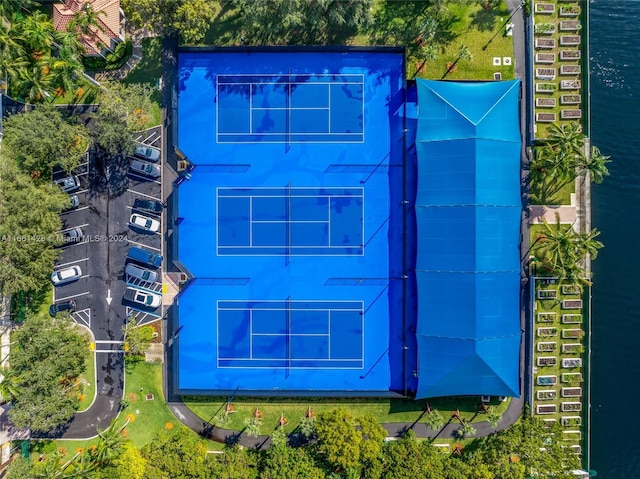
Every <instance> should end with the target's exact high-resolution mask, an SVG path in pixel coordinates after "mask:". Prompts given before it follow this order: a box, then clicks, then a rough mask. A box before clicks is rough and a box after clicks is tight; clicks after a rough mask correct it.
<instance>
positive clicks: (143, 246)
mask: <svg viewBox="0 0 640 479" xmlns="http://www.w3.org/2000/svg"><path fill="white" fill-rule="evenodd" d="M129 243H133V244H134V245H136V246H140V247H142V248H148V249H152V250H154V251H160V248H154V247H153V246H148V245H146V244H143V243H138V242H136V241H133V240H129Z"/></svg>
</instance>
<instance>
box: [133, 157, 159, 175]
mask: <svg viewBox="0 0 640 479" xmlns="http://www.w3.org/2000/svg"><path fill="white" fill-rule="evenodd" d="M129 170H131V171H133V172H134V173H137V174H139V175H144V176H148V177H149V178H159V177H160V167H159V166H158V165H152V164H151V163H147V162H146V161H140V160H131V161H130V162H129Z"/></svg>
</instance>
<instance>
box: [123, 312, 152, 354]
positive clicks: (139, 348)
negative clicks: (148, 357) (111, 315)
mask: <svg viewBox="0 0 640 479" xmlns="http://www.w3.org/2000/svg"><path fill="white" fill-rule="evenodd" d="M122 332H123V333H124V345H125V351H126V352H127V354H130V355H132V356H142V355H144V353H145V351H146V350H147V349H148V348H149V344H150V343H151V339H153V328H152V327H151V326H149V325H146V326H138V321H137V320H136V318H135V317H131V318H129V319H128V320H127V323H126V324H125V325H124V326H123V327H122Z"/></svg>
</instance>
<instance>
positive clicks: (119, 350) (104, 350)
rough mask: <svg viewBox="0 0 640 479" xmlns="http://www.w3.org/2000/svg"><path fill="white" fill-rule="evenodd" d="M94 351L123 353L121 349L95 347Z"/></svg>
mask: <svg viewBox="0 0 640 479" xmlns="http://www.w3.org/2000/svg"><path fill="white" fill-rule="evenodd" d="M94 353H122V354H124V353H125V352H124V350H122V349H96V350H95V351H94Z"/></svg>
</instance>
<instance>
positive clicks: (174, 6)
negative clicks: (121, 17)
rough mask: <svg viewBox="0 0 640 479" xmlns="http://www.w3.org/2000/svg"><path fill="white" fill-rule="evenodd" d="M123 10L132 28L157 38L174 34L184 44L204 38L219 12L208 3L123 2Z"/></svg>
mask: <svg viewBox="0 0 640 479" xmlns="http://www.w3.org/2000/svg"><path fill="white" fill-rule="evenodd" d="M122 8H123V10H124V11H125V13H126V15H127V19H128V20H129V21H130V22H131V24H133V25H134V26H136V27H138V28H146V29H149V30H152V31H154V32H155V33H157V34H159V35H160V34H162V33H167V32H172V31H174V32H177V33H179V35H180V37H181V40H182V41H183V42H184V43H187V44H195V43H199V42H200V41H202V40H203V39H204V37H205V34H206V33H207V31H208V30H209V28H210V27H211V23H212V22H213V20H214V18H215V16H216V13H217V12H218V7H217V5H216V2H211V1H209V0H174V1H171V2H166V1H165V0H122Z"/></svg>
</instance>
